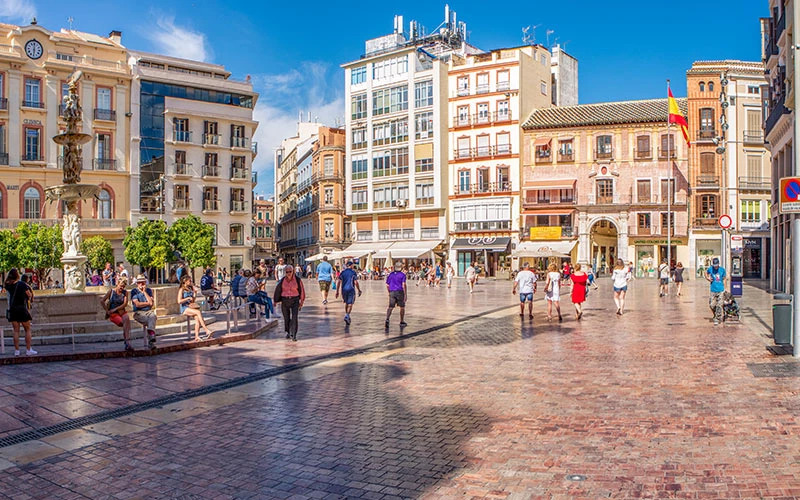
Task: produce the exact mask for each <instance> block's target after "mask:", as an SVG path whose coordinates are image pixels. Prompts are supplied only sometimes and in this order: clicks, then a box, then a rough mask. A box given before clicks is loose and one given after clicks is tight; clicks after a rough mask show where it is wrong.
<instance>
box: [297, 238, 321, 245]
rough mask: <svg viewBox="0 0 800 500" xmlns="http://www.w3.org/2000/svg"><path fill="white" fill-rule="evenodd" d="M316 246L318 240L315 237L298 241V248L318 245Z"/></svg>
mask: <svg viewBox="0 0 800 500" xmlns="http://www.w3.org/2000/svg"><path fill="white" fill-rule="evenodd" d="M316 244H317V238H314V237H311V238H300V239H298V240H297V246H298V247H309V246H311V245H316Z"/></svg>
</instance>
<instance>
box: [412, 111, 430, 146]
mask: <svg viewBox="0 0 800 500" xmlns="http://www.w3.org/2000/svg"><path fill="white" fill-rule="evenodd" d="M414 132H415V137H416V138H417V139H430V138H432V137H433V112H432V111H428V112H427V113H417V115H416V116H415V117H414Z"/></svg>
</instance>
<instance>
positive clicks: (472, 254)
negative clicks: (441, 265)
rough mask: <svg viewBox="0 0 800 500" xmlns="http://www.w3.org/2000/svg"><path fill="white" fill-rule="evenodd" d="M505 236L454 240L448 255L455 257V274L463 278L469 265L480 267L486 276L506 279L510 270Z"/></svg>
mask: <svg viewBox="0 0 800 500" xmlns="http://www.w3.org/2000/svg"><path fill="white" fill-rule="evenodd" d="M510 245H511V238H510V237H507V236H484V237H473V238H456V240H455V241H454V242H453V245H452V246H451V247H450V250H451V252H450V255H453V252H455V255H456V273H458V275H459V276H463V275H464V272H465V271H466V270H467V268H468V267H469V265H470V264H473V265H475V266H478V267H480V268H481V269H482V270H483V272H484V273H485V274H486V276H490V277H498V276H500V277H507V276H508V273H509V272H510V270H511V256H510V253H509V246H510Z"/></svg>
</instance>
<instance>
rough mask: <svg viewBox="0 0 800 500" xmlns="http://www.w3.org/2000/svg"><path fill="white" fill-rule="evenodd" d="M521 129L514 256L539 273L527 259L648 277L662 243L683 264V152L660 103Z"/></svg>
mask: <svg viewBox="0 0 800 500" xmlns="http://www.w3.org/2000/svg"><path fill="white" fill-rule="evenodd" d="M678 104H679V106H680V107H681V110H682V111H683V112H684V113H685V110H686V99H678ZM523 129H524V131H525V136H524V140H523V151H522V154H523V159H522V170H523V176H522V191H523V194H522V227H523V228H524V231H523V235H524V236H523V238H524V241H522V242H521V243H520V244H519V245H518V247H517V252H516V254H517V255H519V256H522V258H527V260H530V261H533V262H535V263H536V264H537V265H538V266H539V267H542V266H544V265H546V263H547V259H546V258H545V259H541V260H536V259H531V258H530V256H534V255H549V254H553V255H555V254H562V255H569V256H570V259H571V260H572V261H573V262H579V263H581V264H584V265H585V264H590V265H592V266H593V267H594V268H595V269H596V271H597V272H598V273H600V274H605V273H608V272H610V270H611V269H612V268H613V263H614V260H615V259H617V258H621V259H623V260H624V261H626V262H628V261H634V266H635V272H636V275H637V276H649V277H652V276H655V272H656V269H657V267H658V263H659V262H660V261H661V259H664V258H667V252H668V247H667V245H668V238H667V235H668V234H669V236H670V238H669V240H670V241H669V243H670V244H671V246H672V248H671V249H670V250H669V252H670V256H671V257H672V259H674V260H678V261H682V262H687V261H688V257H689V253H688V217H687V201H688V196H689V183H688V166H687V162H686V161H685V158H686V155H687V147H686V144H685V142H684V141H683V138H682V137H681V135H680V132H679V131H678V130H676V128H675V127H672V129H671V131H668V129H667V99H650V100H643V101H623V102H611V103H599V104H585V105H578V106H564V107H553V108H549V109H539V110H536V111H534V112H533V113H532V114H531V116H530V118H528V120H527V121H526V122H525V123H524V124H523ZM670 231H671V233H670ZM576 245H577V248H576Z"/></svg>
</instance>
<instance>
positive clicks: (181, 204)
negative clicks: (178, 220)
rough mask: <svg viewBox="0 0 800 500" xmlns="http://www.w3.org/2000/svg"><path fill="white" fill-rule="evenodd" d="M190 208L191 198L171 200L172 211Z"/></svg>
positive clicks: (182, 210)
mask: <svg viewBox="0 0 800 500" xmlns="http://www.w3.org/2000/svg"><path fill="white" fill-rule="evenodd" d="M191 209H192V200H190V199H189V198H175V199H174V200H173V201H172V210H173V211H174V212H184V211H189V210H191Z"/></svg>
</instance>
